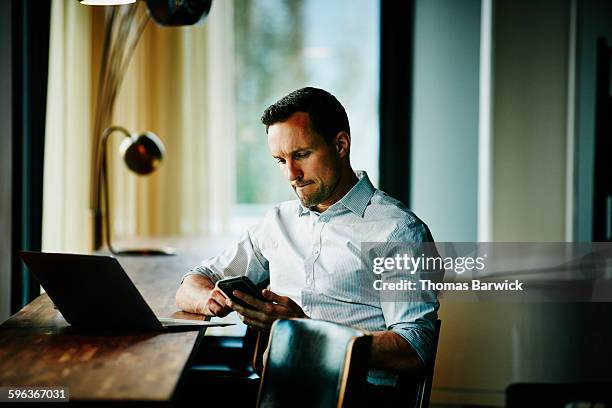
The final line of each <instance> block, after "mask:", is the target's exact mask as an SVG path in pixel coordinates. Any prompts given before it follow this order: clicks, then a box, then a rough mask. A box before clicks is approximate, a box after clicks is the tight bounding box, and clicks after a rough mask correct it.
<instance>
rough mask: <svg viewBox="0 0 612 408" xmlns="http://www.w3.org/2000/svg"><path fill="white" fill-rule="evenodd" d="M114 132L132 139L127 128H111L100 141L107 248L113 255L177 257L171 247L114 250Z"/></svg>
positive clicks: (97, 219)
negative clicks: (111, 184) (111, 142)
mask: <svg viewBox="0 0 612 408" xmlns="http://www.w3.org/2000/svg"><path fill="white" fill-rule="evenodd" d="M114 132H120V133H122V134H123V135H124V136H125V137H128V138H129V137H130V132H128V131H127V130H126V129H125V128H123V127H121V126H111V127H109V128H107V129H106V130H105V131H104V134H103V135H102V139H101V141H100V142H101V144H102V160H101V163H100V164H101V166H102V168H101V176H102V183H103V188H104V226H105V227H106V228H105V229H106V246H107V247H108V250H109V251H110V252H111V253H112V254H113V255H132V256H152V255H156V256H169V255H176V250H175V249H174V248H169V247H168V248H139V249H124V250H116V249H115V248H113V246H112V244H111V236H112V235H113V234H112V229H111V222H110V218H111V213H110V194H109V188H108V160H107V150H108V140H109V139H110V135H111V134H113V133H114ZM98 187H100V184H98ZM98 194H99V192H98ZM100 216H101V214H100V212H99V211H98V212H97V213H96V214H94V217H96V218H95V221H96V222H99V220H100Z"/></svg>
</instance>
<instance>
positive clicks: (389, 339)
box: [372, 330, 425, 377]
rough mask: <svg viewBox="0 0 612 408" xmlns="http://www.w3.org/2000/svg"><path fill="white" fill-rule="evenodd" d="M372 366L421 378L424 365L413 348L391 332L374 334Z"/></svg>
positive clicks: (385, 331)
mask: <svg viewBox="0 0 612 408" xmlns="http://www.w3.org/2000/svg"><path fill="white" fill-rule="evenodd" d="M372 366H373V367H374V368H380V369H385V370H391V371H395V372H401V373H403V374H408V375H411V376H414V377H420V376H422V375H423V372H424V368H425V366H424V364H423V362H422V361H421V358H420V357H419V356H418V355H417V353H416V351H414V349H413V348H412V346H411V345H410V344H409V343H408V342H407V341H406V340H405V339H404V338H403V337H402V336H400V335H399V334H397V333H394V332H392V331H389V330H384V331H377V332H373V333H372Z"/></svg>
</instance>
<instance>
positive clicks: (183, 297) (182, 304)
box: [176, 275, 215, 315]
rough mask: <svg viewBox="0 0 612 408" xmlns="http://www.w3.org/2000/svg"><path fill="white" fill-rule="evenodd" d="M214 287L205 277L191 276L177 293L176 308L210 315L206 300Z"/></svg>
mask: <svg viewBox="0 0 612 408" xmlns="http://www.w3.org/2000/svg"><path fill="white" fill-rule="evenodd" d="M214 287H215V285H214V284H213V283H212V281H211V280H210V279H208V277H206V276H204V275H189V276H187V277H186V278H185V280H184V281H183V283H182V284H181V286H180V287H179V288H178V290H177V292H176V306H177V307H178V308H180V309H181V310H184V311H185V312H189V313H198V314H203V315H210V314H209V313H208V310H207V307H206V299H207V298H208V295H209V294H210V292H211V291H212V290H213V289H214Z"/></svg>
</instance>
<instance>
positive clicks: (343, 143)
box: [333, 131, 351, 159]
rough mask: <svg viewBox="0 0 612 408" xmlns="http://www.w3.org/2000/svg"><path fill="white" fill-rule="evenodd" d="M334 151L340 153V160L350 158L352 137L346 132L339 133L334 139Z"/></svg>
mask: <svg viewBox="0 0 612 408" xmlns="http://www.w3.org/2000/svg"><path fill="white" fill-rule="evenodd" d="M333 143H334V149H335V150H336V153H338V157H339V158H341V159H342V158H344V157H345V156H348V154H349V152H350V151H351V136H350V135H349V134H348V133H346V132H345V131H342V132H338V134H337V135H336V137H335V138H334V142H333Z"/></svg>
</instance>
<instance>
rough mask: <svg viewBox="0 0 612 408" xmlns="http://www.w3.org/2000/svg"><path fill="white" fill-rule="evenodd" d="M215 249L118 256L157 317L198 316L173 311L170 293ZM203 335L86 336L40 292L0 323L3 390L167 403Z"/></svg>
mask: <svg viewBox="0 0 612 408" xmlns="http://www.w3.org/2000/svg"><path fill="white" fill-rule="evenodd" d="M218 246H219V242H216V244H211V245H208V244H207V241H202V242H201V243H200V245H198V244H197V243H193V242H192V243H191V244H190V245H185V244H183V246H182V248H179V251H178V256H174V257H148V258H143V257H118V259H119V262H120V263H121V264H122V266H123V267H124V269H125V270H126V272H127V273H128V275H129V276H130V278H131V279H132V280H133V281H134V283H135V284H136V287H137V288H138V289H139V291H140V292H141V293H142V295H143V297H144V298H145V300H146V301H147V303H148V304H149V305H150V306H151V308H152V309H153V311H154V312H155V313H156V314H157V315H159V316H166V317H179V318H192V319H201V318H202V316H198V315H192V314H188V313H184V312H180V311H178V310H177V308H176V306H175V304H174V294H175V292H176V289H177V288H178V286H179V283H180V277H181V276H182V275H183V274H184V273H185V272H186V271H188V270H189V268H191V267H192V266H194V265H196V264H197V263H198V262H199V261H200V260H201V259H202V258H203V257H205V256H209V255H211V254H212V253H214V252H216V251H217V250H218V249H219V248H218ZM109 299H110V300H111V301H112V294H109ZM203 334H204V330H202V331H201V332H197V331H191V332H165V333H142V332H140V333H139V332H133V333H116V332H108V331H105V330H104V329H103V328H100V330H95V331H89V332H86V331H83V330H78V329H76V328H73V327H71V326H70V325H69V324H68V323H66V321H65V320H64V318H63V317H62V315H61V314H60V313H59V312H58V311H57V310H56V309H54V307H53V303H52V302H51V301H50V299H49V298H48V296H47V295H45V294H43V295H41V296H39V297H38V298H37V299H35V300H34V301H32V302H31V303H30V304H28V305H27V306H25V307H24V308H23V309H22V310H21V311H19V312H18V313H16V314H15V315H13V316H12V317H11V318H10V319H9V320H7V321H6V322H4V323H3V324H2V325H0V386H22V387H24V386H66V387H68V388H69V393H70V399H71V400H144V401H167V400H169V399H171V397H172V395H173V393H174V391H175V388H176V386H177V383H178V381H179V379H180V377H181V375H182V373H183V371H184V369H185V367H186V365H187V364H188V361H189V359H190V356H191V355H192V351H193V349H194V345H195V344H196V342H197V341H198V340H199V337H200V336H202V335H203Z"/></svg>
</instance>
